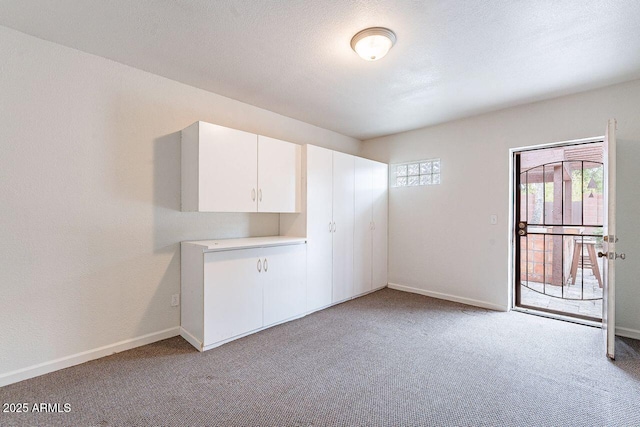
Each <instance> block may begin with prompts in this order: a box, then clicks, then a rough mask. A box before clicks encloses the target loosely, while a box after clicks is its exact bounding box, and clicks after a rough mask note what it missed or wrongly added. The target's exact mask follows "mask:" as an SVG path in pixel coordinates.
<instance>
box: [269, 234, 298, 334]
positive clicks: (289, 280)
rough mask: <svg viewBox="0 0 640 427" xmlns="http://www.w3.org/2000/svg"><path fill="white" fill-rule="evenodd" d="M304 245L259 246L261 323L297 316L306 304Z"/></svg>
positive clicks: (275, 321)
mask: <svg viewBox="0 0 640 427" xmlns="http://www.w3.org/2000/svg"><path fill="white" fill-rule="evenodd" d="M306 253H307V252H306V246H305V245H290V246H277V247H273V248H265V249H263V250H262V273H261V277H260V278H261V280H262V281H263V289H264V326H269V325H273V324H274V323H278V322H282V321H283V320H287V319H291V318H293V317H296V316H299V315H301V314H303V313H304V311H305V304H306V301H305V299H306V286H305V284H306V280H307V276H306V274H307V268H306V262H307V259H306Z"/></svg>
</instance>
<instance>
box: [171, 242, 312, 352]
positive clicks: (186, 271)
mask: <svg viewBox="0 0 640 427" xmlns="http://www.w3.org/2000/svg"><path fill="white" fill-rule="evenodd" d="M240 240H245V241H246V240H250V239H240ZM221 242H223V241H221ZM225 243H226V242H225ZM245 246H246V245H245ZM209 247H213V250H209V249H208V248H209ZM181 265H182V272H181V279H182V280H181V292H182V310H181V335H182V336H183V337H184V338H185V339H186V340H187V341H189V342H190V343H191V344H192V345H193V346H194V347H196V348H197V349H198V350H200V351H203V350H207V349H209V348H213V347H216V346H218V345H221V344H224V343H225V342H228V341H230V340H232V339H235V338H239V337H241V336H244V335H247V334H249V333H251V332H255V331H258V330H260V329H263V328H265V327H268V326H271V325H274V324H277V323H281V322H283V321H286V320H290V319H293V318H295V317H299V316H301V315H303V314H304V312H305V298H306V245H305V244H304V240H303V241H302V242H301V243H300V242H297V243H296V244H285V245H281V246H269V247H256V248H238V249H234V248H232V249H225V250H216V249H215V244H211V243H209V244H208V245H203V244H199V243H197V242H183V243H182V260H181Z"/></svg>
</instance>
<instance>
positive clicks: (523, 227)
mask: <svg viewBox="0 0 640 427" xmlns="http://www.w3.org/2000/svg"><path fill="white" fill-rule="evenodd" d="M526 235H527V222H526V221H520V222H519V223H518V236H520V237H524V236H526Z"/></svg>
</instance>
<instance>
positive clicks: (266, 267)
mask: <svg viewBox="0 0 640 427" xmlns="http://www.w3.org/2000/svg"><path fill="white" fill-rule="evenodd" d="M263 265H264V272H265V273H266V272H267V270H268V269H269V264H268V263H267V259H266V258H265V259H264V263H263Z"/></svg>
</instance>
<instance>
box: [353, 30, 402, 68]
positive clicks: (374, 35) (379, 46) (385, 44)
mask: <svg viewBox="0 0 640 427" xmlns="http://www.w3.org/2000/svg"><path fill="white" fill-rule="evenodd" d="M395 42H396V35H395V34H394V32H393V31H391V30H389V29H388V28H382V27H374V28H367V29H365V30H362V31H360V32H359V33H358V34H356V35H355V36H353V38H352V39H351V48H352V49H353V50H354V51H355V52H356V53H357V54H358V55H360V57H361V58H362V59H364V60H365V61H377V60H378V59H380V58H382V57H383V56H385V55H386V54H387V52H389V49H391V47H392V46H393V45H394V44H395Z"/></svg>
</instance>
